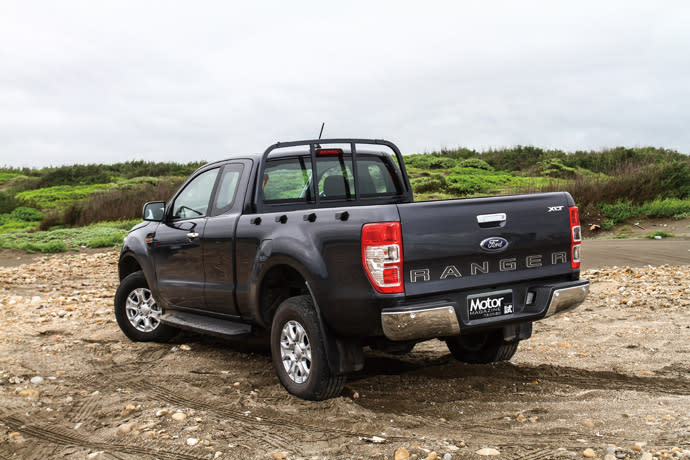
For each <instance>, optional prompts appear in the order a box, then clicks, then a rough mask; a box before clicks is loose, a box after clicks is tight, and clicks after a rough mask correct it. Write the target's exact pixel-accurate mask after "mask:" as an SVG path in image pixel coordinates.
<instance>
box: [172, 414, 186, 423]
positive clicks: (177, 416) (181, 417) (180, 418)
mask: <svg viewBox="0 0 690 460" xmlns="http://www.w3.org/2000/svg"><path fill="white" fill-rule="evenodd" d="M186 418H187V414H185V413H184V412H175V413H174V414H172V419H173V420H175V421H176V422H181V421H183V420H184V419H186Z"/></svg>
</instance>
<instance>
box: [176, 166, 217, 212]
mask: <svg viewBox="0 0 690 460" xmlns="http://www.w3.org/2000/svg"><path fill="white" fill-rule="evenodd" d="M216 176H218V168H215V169H210V170H208V171H206V172H203V173H201V174H199V175H198V176H196V177H195V178H194V179H192V181H191V182H190V183H189V184H187V186H186V187H185V188H184V190H182V192H180V194H179V195H178V196H177V198H176V199H175V203H174V204H173V211H172V217H173V219H191V218H194V217H202V216H205V215H206V214H207V212H208V204H209V202H210V201H211V192H212V191H213V185H214V184H215V182H216Z"/></svg>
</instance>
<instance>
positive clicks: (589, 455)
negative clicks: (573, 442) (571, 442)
mask: <svg viewBox="0 0 690 460" xmlns="http://www.w3.org/2000/svg"><path fill="white" fill-rule="evenodd" d="M582 455H584V456H585V457H587V458H594V457H596V456H597V454H596V452H594V450H593V449H590V448H589V447H588V448H587V449H585V450H584V452H582Z"/></svg>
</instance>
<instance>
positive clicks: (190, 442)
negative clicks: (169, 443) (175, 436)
mask: <svg viewBox="0 0 690 460" xmlns="http://www.w3.org/2000/svg"><path fill="white" fill-rule="evenodd" d="M197 444H199V440H198V439H197V438H187V445H188V446H196V445H197Z"/></svg>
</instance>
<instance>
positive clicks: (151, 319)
mask: <svg viewBox="0 0 690 460" xmlns="http://www.w3.org/2000/svg"><path fill="white" fill-rule="evenodd" d="M161 313H162V309H161V308H160V306H158V304H157V303H156V299H154V298H153V296H152V295H151V291H150V290H149V285H148V283H147V282H146V277H145V276H144V273H143V272H141V271H138V272H134V273H132V274H130V275H127V276H126V277H125V278H124V279H123V280H122V281H121V282H120V286H119V287H118V288H117V292H116V293H115V319H116V320H117V324H118V326H120V329H122V332H124V334H125V335H126V336H127V337H129V338H130V340H133V341H135V342H166V341H168V340H170V339H171V338H173V337H174V336H175V335H176V334H177V333H178V332H179V330H178V329H176V328H174V327H171V326H168V325H167V324H163V323H161V322H160V319H159V318H160V315H161Z"/></svg>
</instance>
